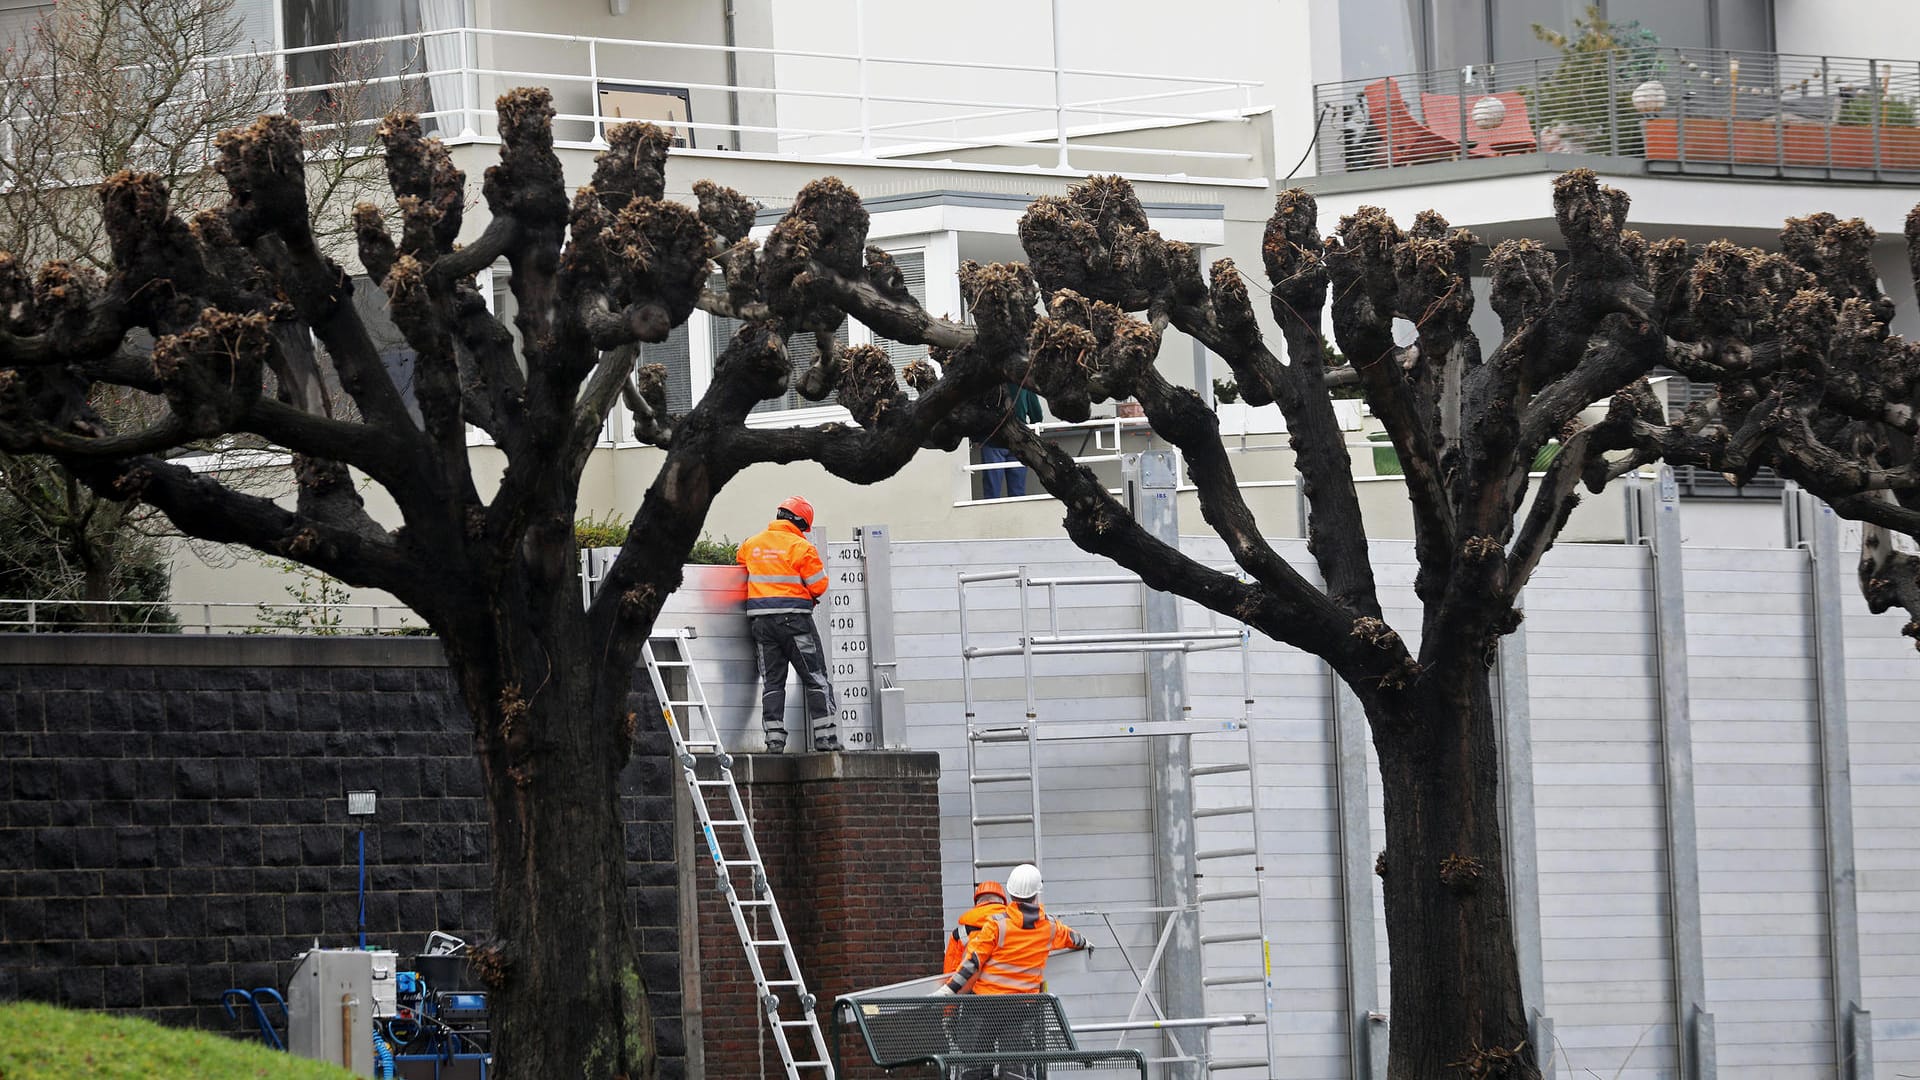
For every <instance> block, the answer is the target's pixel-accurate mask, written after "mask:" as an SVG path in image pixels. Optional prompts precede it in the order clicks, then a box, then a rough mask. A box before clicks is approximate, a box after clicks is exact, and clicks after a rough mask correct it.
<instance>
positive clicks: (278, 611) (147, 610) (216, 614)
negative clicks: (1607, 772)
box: [0, 597, 431, 637]
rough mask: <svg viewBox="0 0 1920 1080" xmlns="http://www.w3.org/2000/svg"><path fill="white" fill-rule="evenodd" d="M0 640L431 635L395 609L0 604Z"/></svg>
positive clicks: (407, 612) (212, 603) (216, 603)
mask: <svg viewBox="0 0 1920 1080" xmlns="http://www.w3.org/2000/svg"><path fill="white" fill-rule="evenodd" d="M0 633H12V634H73V633H95V634H101V633H105V634H297V635H302V636H318V637H391V636H402V637H405V636H424V635H429V634H431V631H429V630H428V629H427V627H426V623H425V622H424V620H422V619H421V618H420V617H419V616H418V615H415V614H414V613H413V611H412V610H411V609H410V608H407V607H405V606H403V605H399V604H348V603H272V604H268V603H251V604H250V603H244V602H241V601H227V600H161V601H141V600H40V599H28V598H12V599H10V598H4V597H0Z"/></svg>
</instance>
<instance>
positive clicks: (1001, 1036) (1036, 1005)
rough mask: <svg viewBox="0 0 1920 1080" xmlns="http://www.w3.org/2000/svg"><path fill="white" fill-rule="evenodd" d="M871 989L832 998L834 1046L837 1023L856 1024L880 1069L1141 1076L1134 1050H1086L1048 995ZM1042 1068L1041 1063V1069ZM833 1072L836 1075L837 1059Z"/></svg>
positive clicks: (1142, 1060) (1142, 1064)
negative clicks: (1026, 1068)
mask: <svg viewBox="0 0 1920 1080" xmlns="http://www.w3.org/2000/svg"><path fill="white" fill-rule="evenodd" d="M925 993H926V991H925V990H924V989H920V990H919V991H918V992H917V993H914V994H912V995H911V996H909V995H908V994H905V993H898V992H896V993H886V992H883V991H869V992H867V993H864V994H849V995H847V996H845V997H841V998H839V999H837V1000H836V1001H835V1002H834V1003H833V1026H832V1031H833V1038H832V1039H831V1044H832V1045H833V1046H834V1047H835V1049H836V1052H837V1050H838V1047H839V1045H840V1032H841V1029H842V1025H843V1024H846V1025H849V1026H851V1027H853V1028H854V1029H855V1030H857V1031H858V1032H859V1033H860V1038H861V1039H862V1040H863V1041H864V1042H865V1043H866V1046H867V1053H868V1055H869V1056H871V1057H872V1058H873V1063H874V1064H875V1065H878V1066H880V1067H881V1068H883V1069H897V1068H902V1067H905V1066H914V1065H930V1066H932V1067H933V1068H934V1069H936V1070H938V1072H939V1074H940V1075H942V1076H951V1075H953V1072H954V1070H956V1069H959V1068H961V1067H963V1066H968V1065H981V1066H985V1065H1020V1064H1029V1063H1031V1064H1037V1065H1040V1066H1043V1067H1046V1066H1053V1067H1062V1066H1064V1067H1069V1068H1073V1069H1075V1070H1076V1071H1078V1070H1079V1069H1099V1070H1102V1071H1120V1070H1124V1071H1126V1072H1131V1073H1134V1074H1135V1075H1137V1076H1139V1077H1140V1078H1141V1080H1146V1075H1147V1059H1146V1056H1145V1055H1144V1054H1142V1053H1141V1052H1140V1051H1138V1050H1125V1049H1119V1048H1113V1049H1107V1050H1083V1049H1081V1048H1080V1044H1079V1043H1078V1042H1076V1041H1074V1037H1073V1028H1072V1027H1071V1026H1070V1025H1069V1024H1068V1023H1067V1014H1066V1012H1065V1011H1064V1010H1063V1009H1061V1007H1060V999H1059V998H1057V997H1054V996H1053V995H1052V994H979V995H975V994H960V995H957V996H953V997H926V996H925ZM1042 1071H1044V1069H1043V1070H1042ZM834 1074H835V1075H836V1076H837V1075H840V1074H841V1070H840V1068H839V1063H838V1062H836V1063H835V1068H834Z"/></svg>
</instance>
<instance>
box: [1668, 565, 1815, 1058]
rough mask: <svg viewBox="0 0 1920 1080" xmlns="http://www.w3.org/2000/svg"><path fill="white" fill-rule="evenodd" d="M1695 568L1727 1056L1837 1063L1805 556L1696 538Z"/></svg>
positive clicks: (1691, 577) (1704, 935) (1706, 812)
mask: <svg viewBox="0 0 1920 1080" xmlns="http://www.w3.org/2000/svg"><path fill="white" fill-rule="evenodd" d="M1685 568H1686V583H1687V596H1686V602H1687V665H1688V670H1689V671H1690V673H1691V674H1692V682H1693V686H1692V694H1691V697H1692V702H1693V706H1694V709H1695V711H1694V714H1693V755H1694V792H1695V806H1696V822H1697V824H1698V829H1697V836H1698V839H1699V847H1700V908H1701V952H1702V956H1703V958H1704V961H1705V964H1706V976H1707V1001H1708V1007H1709V1008H1710V1009H1711V1010H1712V1011H1713V1014H1714V1027H1715V1033H1716V1040H1717V1043H1718V1048H1719V1060H1720V1066H1721V1068H1722V1069H1726V1070H1730V1071H1731V1072H1730V1074H1731V1075H1739V1076H1763V1077H1764V1076H1770V1075H1808V1072H1807V1070H1813V1071H1815V1072H1830V1070H1832V1069H1833V1019H1832V1006H1831V995H1832V986H1831V975H1830V971H1831V964H1832V958H1831V952H1832V950H1831V949H1830V947H1829V944H1828V941H1827V910H1826V877H1827V874H1826V862H1825V840H1824V837H1823V827H1824V822H1823V820H1822V817H1823V811H1822V809H1821V806H1822V795H1821V787H1820V729H1819V714H1818V709H1817V707H1816V704H1815V702H1816V698H1817V690H1816V688H1815V685H1814V666H1813V651H1812V650H1813V638H1812V633H1813V626H1812V604H1811V593H1810V589H1811V587H1812V585H1811V580H1810V577H1809V574H1808V559H1807V555H1806V553H1805V552H1804V551H1790V550H1780V551H1768V550H1760V549H1744V550H1738V551H1735V550H1724V549H1706V548H1694V549H1689V550H1687V551H1686V553H1685ZM1762 703H1764V704H1765V706H1766V708H1765V709H1764V711H1762V710H1759V709H1755V708H1754V706H1756V705H1759V704H1762ZM1761 812H1763V813H1761ZM1783 815H1784V819H1783ZM1781 1070H1785V1072H1782V1071H1781ZM1796 1070H1797V1071H1796Z"/></svg>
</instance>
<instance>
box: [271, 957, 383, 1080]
mask: <svg viewBox="0 0 1920 1080" xmlns="http://www.w3.org/2000/svg"><path fill="white" fill-rule="evenodd" d="M373 966H374V965H373V954H371V953H368V952H363V951H361V950H359V949H313V950H311V951H309V952H308V953H307V954H306V955H304V956H302V957H301V958H300V963H299V966H297V967H295V968H294V969H293V979H292V980H291V981H290V982H289V983H288V984H287V1049H288V1050H290V1051H292V1052H293V1053H295V1054H299V1055H300V1056H301V1057H308V1058H313V1059H315V1060H316V1061H325V1062H329V1063H331V1064H334V1065H338V1066H341V1067H342V1068H345V1069H347V1070H349V1071H351V1072H354V1073H357V1074H358V1075H360V1076H372V1075H373Z"/></svg>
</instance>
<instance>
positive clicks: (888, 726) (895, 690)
mask: <svg viewBox="0 0 1920 1080" xmlns="http://www.w3.org/2000/svg"><path fill="white" fill-rule="evenodd" d="M854 538H855V539H857V540H859V541H860V550H861V552H862V554H863V555H864V556H865V557H866V583H865V587H866V592H867V653H868V655H869V656H871V657H873V661H872V670H871V674H870V676H869V677H870V678H871V679H872V695H873V696H872V700H873V702H874V708H875V709H877V710H879V711H878V713H877V714H876V715H875V717H874V722H873V730H874V743H875V749H879V750H905V749H906V748H907V692H906V690H905V689H903V688H902V687H900V686H898V685H896V683H897V682H898V680H897V679H896V678H895V677H894V676H895V674H896V672H897V671H898V670H899V656H898V654H897V653H896V651H895V647H894V639H893V635H894V629H893V539H892V538H893V530H891V529H889V528H887V527H886V526H885V525H862V526H860V527H859V528H858V529H855V530H854Z"/></svg>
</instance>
